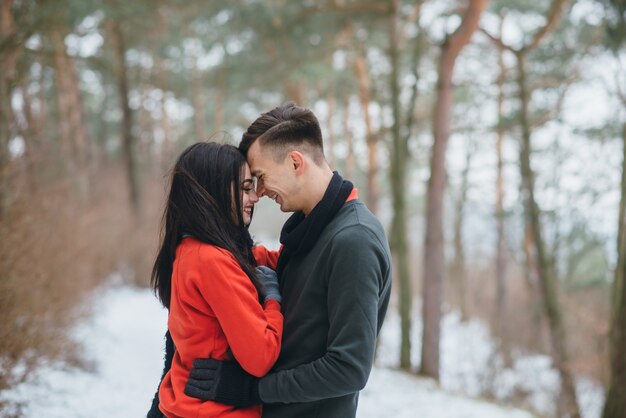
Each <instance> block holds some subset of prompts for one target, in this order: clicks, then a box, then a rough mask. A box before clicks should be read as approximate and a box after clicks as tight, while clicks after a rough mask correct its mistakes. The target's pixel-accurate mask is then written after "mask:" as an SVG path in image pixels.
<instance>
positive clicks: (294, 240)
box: [276, 171, 354, 284]
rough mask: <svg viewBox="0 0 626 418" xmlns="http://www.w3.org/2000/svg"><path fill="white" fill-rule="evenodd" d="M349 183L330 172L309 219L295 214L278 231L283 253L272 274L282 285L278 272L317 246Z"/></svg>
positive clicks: (344, 200)
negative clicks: (329, 177) (330, 175)
mask: <svg viewBox="0 0 626 418" xmlns="http://www.w3.org/2000/svg"><path fill="white" fill-rule="evenodd" d="M353 187H354V186H353V185H352V183H350V182H349V181H346V180H344V179H343V178H341V176H340V175H339V173H337V172H336V171H335V172H333V177H332V178H331V179H330V183H329V184H328V188H327V189H326V192H325V193H324V196H323V197H322V200H320V202H319V203H318V204H317V205H316V206H315V207H314V208H313V210H312V211H311V213H309V216H304V213H303V212H295V213H294V214H293V215H291V216H290V217H289V219H287V222H285V225H283V229H282V230H281V231H280V243H281V244H283V249H282V251H281V253H280V257H278V264H277V266H276V272H277V273H278V277H279V279H280V282H281V284H282V272H283V270H284V269H285V266H286V265H287V263H288V262H289V259H291V258H292V257H297V256H303V255H304V254H306V253H308V252H309V251H310V250H311V248H313V246H314V245H315V243H316V242H317V239H318V238H319V237H320V235H321V234H322V231H323V230H324V228H325V227H326V225H328V223H329V222H330V221H331V220H332V219H333V217H334V216H335V214H336V213H337V212H338V211H339V209H341V207H342V206H343V204H344V203H346V199H347V198H348V196H350V193H351V192H352V189H353Z"/></svg>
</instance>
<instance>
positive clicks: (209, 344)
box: [159, 237, 283, 418]
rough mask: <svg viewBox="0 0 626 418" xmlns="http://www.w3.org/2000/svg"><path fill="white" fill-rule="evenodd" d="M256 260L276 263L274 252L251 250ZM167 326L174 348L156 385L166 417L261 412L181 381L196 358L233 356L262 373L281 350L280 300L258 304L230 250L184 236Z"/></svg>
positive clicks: (245, 417)
mask: <svg viewBox="0 0 626 418" xmlns="http://www.w3.org/2000/svg"><path fill="white" fill-rule="evenodd" d="M254 254H255V257H256V258H257V262H258V263H259V264H260V265H268V266H270V267H275V266H276V260H277V259H278V252H275V251H268V250H267V249H265V248H264V247H256V248H255V250H254ZM168 326H169V330H170V333H171V335H172V339H173V340H174V344H175V345H176V352H175V354H174V359H173V361H172V368H171V369H170V371H169V372H168V373H167V374H166V375H165V378H164V379H163V382H162V383H161V386H160V388H159V407H160V409H161V411H162V412H163V413H164V414H165V415H166V416H167V417H168V418H179V417H181V418H182V417H184V418H188V417H193V418H196V417H197V418H208V417H217V416H220V417H233V418H259V417H260V416H261V413H262V407H261V405H258V406H253V407H250V408H243V409H235V408H234V407H232V406H228V405H224V404H220V403H216V402H212V401H207V402H203V401H201V400H199V399H195V398H191V397H188V396H187V395H185V394H184V389H185V383H186V382H187V378H188V377H189V371H190V370H191V365H192V362H193V360H194V359H196V358H206V357H210V358H214V359H217V360H226V359H229V355H228V354H227V351H228V349H229V348H230V349H231V351H232V353H233V356H234V357H235V359H236V360H237V361H238V362H239V364H240V365H241V367H243V368H244V369H245V370H246V371H247V372H248V373H250V374H253V375H255V376H258V377H261V376H263V375H265V374H266V373H267V372H268V371H269V370H270V368H271V367H272V365H273V364H274V363H275V362H276V359H277V358H278V354H279V353H280V343H281V335H282V330H283V317H282V314H281V313H280V304H279V303H278V302H276V301H275V300H268V301H267V302H266V303H265V304H264V305H263V306H261V305H260V304H259V300H258V296H257V291H256V289H255V287H254V285H253V284H252V282H251V281H250V278H248V276H247V275H246V274H245V273H244V272H243V270H242V269H241V267H240V266H239V264H238V263H237V261H236V260H235V258H234V257H233V255H232V254H231V253H229V252H228V251H226V250H223V249H221V248H218V247H215V246H212V245H208V244H205V243H202V242H200V241H197V240H195V239H193V238H191V237H188V238H185V239H183V241H182V242H181V244H180V245H179V246H178V248H177V249H176V259H175V261H174V270H173V273H172V295H171V302H170V315H169V321H168Z"/></svg>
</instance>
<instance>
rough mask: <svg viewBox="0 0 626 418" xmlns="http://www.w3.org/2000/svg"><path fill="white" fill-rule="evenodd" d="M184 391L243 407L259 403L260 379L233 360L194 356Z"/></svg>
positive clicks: (195, 395)
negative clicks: (195, 357) (197, 357)
mask: <svg viewBox="0 0 626 418" xmlns="http://www.w3.org/2000/svg"><path fill="white" fill-rule="evenodd" d="M185 395H187V396H191V397H192V398H198V399H201V400H203V401H215V402H219V403H223V404H226V405H232V406H236V407H237V408H246V407H249V406H253V405H260V404H261V398H260V397H259V379H257V378H256V377H254V376H252V375H251V374H249V373H248V372H246V371H245V370H243V369H242V368H241V366H240V365H239V364H238V363H237V362H234V361H219V360H215V359H211V358H206V359H204V358H203V359H196V360H194V362H193V368H192V369H191V371H190V372H189V380H188V381H187V384H186V385H185Z"/></svg>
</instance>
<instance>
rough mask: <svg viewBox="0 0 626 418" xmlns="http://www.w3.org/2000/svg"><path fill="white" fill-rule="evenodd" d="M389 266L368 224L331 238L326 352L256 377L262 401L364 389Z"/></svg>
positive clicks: (311, 398) (295, 399)
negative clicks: (297, 364)
mask: <svg viewBox="0 0 626 418" xmlns="http://www.w3.org/2000/svg"><path fill="white" fill-rule="evenodd" d="M389 268H390V266H389V259H388V257H387V255H386V252H385V250H384V248H383V246H382V245H381V244H380V242H379V241H378V239H377V238H376V237H375V236H374V234H373V233H372V232H371V231H370V230H368V229H367V228H365V227H363V226H361V225H355V226H353V227H349V228H347V229H344V230H342V231H340V232H339V233H338V234H337V235H336V236H335V237H334V239H333V243H332V247H331V253H330V254H329V265H328V270H327V275H328V277H327V280H326V284H327V286H328V295H327V309H328V320H329V325H330V326H329V332H328V339H327V348H326V353H325V354H324V355H323V356H322V357H320V358H318V359H316V360H314V361H312V362H310V363H307V364H303V365H300V366H298V367H295V368H293V369H288V370H281V371H278V372H275V373H270V374H269V375H267V376H266V377H264V378H263V379H261V381H260V383H259V395H260V396H261V399H262V400H263V402H266V403H293V402H312V401H316V400H320V399H326V398H333V397H338V396H343V395H346V394H350V393H354V392H358V391H359V390H361V389H363V388H364V387H365V384H366V383H367V379H368V377H369V373H370V371H371V368H372V363H373V360H374V349H375V340H376V335H377V329H378V326H377V322H378V304H379V299H380V297H381V296H380V292H381V290H380V289H382V288H383V286H382V282H383V278H384V277H385V276H386V275H387V274H388V272H389Z"/></svg>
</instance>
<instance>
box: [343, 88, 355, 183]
mask: <svg viewBox="0 0 626 418" xmlns="http://www.w3.org/2000/svg"><path fill="white" fill-rule="evenodd" d="M343 109H344V111H343V137H344V139H345V141H346V168H345V175H346V178H348V179H350V180H353V181H354V180H355V178H354V176H355V174H356V172H355V167H354V145H353V136H352V129H350V96H346V99H345V103H344V106H343Z"/></svg>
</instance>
